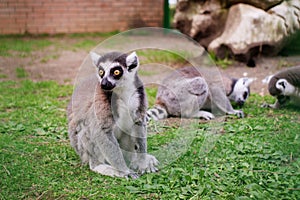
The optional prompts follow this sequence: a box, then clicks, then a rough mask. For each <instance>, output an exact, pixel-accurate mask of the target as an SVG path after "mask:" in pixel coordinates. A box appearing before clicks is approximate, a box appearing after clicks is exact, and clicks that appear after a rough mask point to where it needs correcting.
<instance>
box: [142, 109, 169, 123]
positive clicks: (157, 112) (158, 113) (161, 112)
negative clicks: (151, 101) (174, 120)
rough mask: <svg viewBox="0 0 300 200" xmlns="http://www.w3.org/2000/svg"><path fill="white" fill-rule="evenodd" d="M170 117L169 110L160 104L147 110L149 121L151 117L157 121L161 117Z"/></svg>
mask: <svg viewBox="0 0 300 200" xmlns="http://www.w3.org/2000/svg"><path fill="white" fill-rule="evenodd" d="M167 117H168V112H167V110H166V109H165V108H164V107H162V106H160V105H154V107H153V108H151V109H149V110H147V118H146V120H147V122H149V121H150V120H151V119H153V120H155V121H157V120H160V119H165V118H167Z"/></svg>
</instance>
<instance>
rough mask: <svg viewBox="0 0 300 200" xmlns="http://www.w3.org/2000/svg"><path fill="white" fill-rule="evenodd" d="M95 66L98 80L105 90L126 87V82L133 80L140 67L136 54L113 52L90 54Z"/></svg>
mask: <svg viewBox="0 0 300 200" xmlns="http://www.w3.org/2000/svg"><path fill="white" fill-rule="evenodd" d="M90 56H91V58H92V61H93V64H94V65H95V66H96V67H97V71H98V74H97V76H98V78H99V81H100V84H101V88H102V89H103V90H113V89H114V88H118V87H123V86H125V84H126V82H127V81H128V80H130V79H133V78H134V76H135V75H136V72H137V68H138V66H139V60H138V57H137V55H136V53H135V52H133V53H131V54H124V53H120V52H111V53H107V54H104V55H102V56H101V55H99V54H97V53H95V52H90Z"/></svg>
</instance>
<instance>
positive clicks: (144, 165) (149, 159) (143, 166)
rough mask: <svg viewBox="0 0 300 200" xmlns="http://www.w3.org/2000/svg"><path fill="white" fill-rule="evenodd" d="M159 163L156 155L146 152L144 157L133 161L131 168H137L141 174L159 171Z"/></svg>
mask: <svg viewBox="0 0 300 200" xmlns="http://www.w3.org/2000/svg"><path fill="white" fill-rule="evenodd" d="M158 164H159V162H158V160H157V159H156V158H155V157H154V156H152V155H149V154H146V155H145V157H144V159H142V160H139V161H137V162H135V163H132V165H131V168H133V169H135V170H137V172H138V173H140V174H144V173H152V172H157V171H158V169H157V165H158Z"/></svg>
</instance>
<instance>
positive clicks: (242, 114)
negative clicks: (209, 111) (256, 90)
mask: <svg viewBox="0 0 300 200" xmlns="http://www.w3.org/2000/svg"><path fill="white" fill-rule="evenodd" d="M233 114H234V115H236V116H237V117H238V118H244V117H245V114H244V112H243V111H242V110H234V111H233Z"/></svg>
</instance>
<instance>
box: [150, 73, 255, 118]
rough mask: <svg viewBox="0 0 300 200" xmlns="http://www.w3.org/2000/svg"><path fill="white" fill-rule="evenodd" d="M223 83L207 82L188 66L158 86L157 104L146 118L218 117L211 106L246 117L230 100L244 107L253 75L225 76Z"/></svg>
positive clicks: (172, 74)
mask: <svg viewBox="0 0 300 200" xmlns="http://www.w3.org/2000/svg"><path fill="white" fill-rule="evenodd" d="M222 79H223V80H222V82H223V84H224V85H225V87H226V88H225V91H224V90H223V89H222V87H223V85H222V83H216V84H214V83H213V84H208V82H207V81H206V80H205V79H204V78H203V77H202V75H201V73H200V72H199V70H198V69H197V68H194V67H185V68H181V69H179V70H176V71H175V72H173V73H171V74H170V75H169V76H167V77H166V78H165V79H164V80H163V81H162V83H161V85H160V86H159V87H158V92H157V95H156V103H155V105H154V107H153V108H151V109H149V110H148V111H147V120H148V121H149V120H151V119H154V120H160V119H164V118H167V117H184V118H203V119H206V120H210V119H213V118H215V116H214V115H213V114H212V113H211V112H209V111H211V108H212V106H214V108H216V109H218V110H219V111H221V112H224V113H226V114H235V115H237V116H238V117H244V113H243V111H241V110H234V109H233V107H232V105H231V103H230V101H234V102H236V103H237V104H238V105H240V106H242V105H243V104H244V103H245V101H246V100H247V98H248V97H249V94H250V88H249V87H250V84H251V83H252V82H253V81H254V79H253V78H246V77H245V78H239V79H231V78H229V77H226V76H222Z"/></svg>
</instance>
